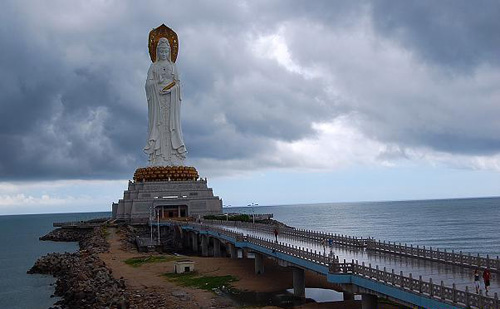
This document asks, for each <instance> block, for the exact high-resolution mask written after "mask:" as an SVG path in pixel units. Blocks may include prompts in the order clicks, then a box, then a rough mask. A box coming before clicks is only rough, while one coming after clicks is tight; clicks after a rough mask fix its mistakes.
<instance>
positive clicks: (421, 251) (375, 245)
mask: <svg viewBox="0 0 500 309" xmlns="http://www.w3.org/2000/svg"><path fill="white" fill-rule="evenodd" d="M367 249H368V250H377V251H380V252H386V253H392V254H398V255H404V256H409V257H414V258H421V259H426V260H432V261H437V262H445V263H449V264H455V265H459V266H466V267H470V268H480V269H485V268H488V269H490V270H491V271H493V272H500V259H499V257H498V256H497V257H496V259H492V258H490V257H489V255H487V256H486V257H482V256H479V254H478V255H477V256H474V255H471V254H470V253H468V254H464V253H462V251H460V252H459V253H455V251H454V250H452V251H451V252H449V251H446V249H445V250H440V249H432V247H430V248H425V246H423V247H420V246H416V247H414V246H413V245H409V246H408V245H407V244H404V245H402V244H396V243H391V242H387V243H386V242H385V241H384V242H381V241H380V240H378V241H376V240H373V239H372V240H370V241H368V246H367Z"/></svg>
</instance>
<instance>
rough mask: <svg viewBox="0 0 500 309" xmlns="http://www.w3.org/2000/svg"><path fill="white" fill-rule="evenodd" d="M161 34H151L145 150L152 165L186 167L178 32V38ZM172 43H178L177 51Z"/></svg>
mask: <svg viewBox="0 0 500 309" xmlns="http://www.w3.org/2000/svg"><path fill="white" fill-rule="evenodd" d="M162 26H163V27H166V26H164V25H162ZM159 28H160V27H159ZM157 29H158V28H157ZM157 29H154V30H153V31H155V30H157ZM167 29H168V30H170V29H169V28H167ZM153 31H152V33H153ZM170 31H172V30H170ZM172 32H173V31H172ZM162 34H163V33H153V38H152V37H151V35H152V34H151V33H150V42H149V51H150V55H151V58H152V60H153V59H154V62H153V63H152V64H151V66H150V68H149V71H148V77H147V80H146V97H147V100H148V118H149V126H148V139H147V142H146V146H145V147H144V152H145V153H146V154H148V156H149V163H150V165H152V166H183V165H184V160H185V159H186V154H187V150H186V146H185V145H184V141H183V138H182V130H181V120H180V111H181V91H180V90H181V89H180V82H179V75H178V73H177V68H176V66H175V59H176V57H177V50H178V45H177V44H178V42H177V35H176V34H175V33H174V35H175V38H174V37H173V36H171V37H170V40H169V38H168V37H162V36H161V35H162ZM155 35H156V37H155ZM172 40H173V41H172ZM171 42H173V43H175V46H174V47H175V50H174V53H172V48H171ZM152 51H153V52H152Z"/></svg>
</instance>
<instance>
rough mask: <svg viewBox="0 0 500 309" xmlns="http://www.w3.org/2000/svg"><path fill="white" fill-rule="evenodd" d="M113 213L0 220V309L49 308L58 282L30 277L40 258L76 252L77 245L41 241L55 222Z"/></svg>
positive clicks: (1, 218)
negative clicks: (29, 273)
mask: <svg viewBox="0 0 500 309" xmlns="http://www.w3.org/2000/svg"><path fill="white" fill-rule="evenodd" d="M110 215H111V213H109V212H104V213H80V214H75V213H72V214H44V215H18V216H0V246H1V247H0V278H1V279H0V308H2V309H4V308H5V309H7V308H9V309H10V308H12V309H14V308H19V309H21V308H23V309H26V308H35V309H36V308H44V309H46V308H49V307H50V306H51V305H52V304H54V303H55V302H56V301H57V298H51V297H50V296H51V295H52V294H53V293H54V286H52V284H54V283H55V279H54V278H53V277H52V276H48V275H28V274H26V271H28V270H29V269H30V268H31V266H33V264H34V263H35V261H36V260H37V258H38V257H40V256H42V255H45V254H47V253H50V252H74V251H76V250H77V249H78V243H68V242H52V241H39V240H38V237H40V236H43V235H45V234H47V233H48V232H50V231H51V230H53V227H52V223H53V222H66V221H80V220H88V219H92V218H101V217H109V216H110Z"/></svg>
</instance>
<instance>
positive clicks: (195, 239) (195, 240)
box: [191, 233, 198, 252]
mask: <svg viewBox="0 0 500 309" xmlns="http://www.w3.org/2000/svg"><path fill="white" fill-rule="evenodd" d="M191 246H192V247H191V248H192V249H193V251H194V252H198V234H196V233H192V234H191Z"/></svg>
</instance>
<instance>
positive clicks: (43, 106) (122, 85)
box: [0, 0, 500, 214]
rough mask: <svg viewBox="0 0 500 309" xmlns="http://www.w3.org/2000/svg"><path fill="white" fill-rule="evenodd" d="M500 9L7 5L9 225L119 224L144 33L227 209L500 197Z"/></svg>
mask: <svg viewBox="0 0 500 309" xmlns="http://www.w3.org/2000/svg"><path fill="white" fill-rule="evenodd" d="M498 16H500V3H499V2H498V1H465V0H462V1H460V0H453V1H383V0H380V1H347V0H346V1H253V0H252V1H232V0H227V1H148V2H138V1H89V0H85V1H76V0H75V1H17V0H16V1H10V0H3V1H2V2H1V3H0V42H1V48H0V106H1V112H0V145H1V151H0V214H13V213H42V212H77V211H96V210H109V209H110V205H111V203H112V202H113V201H116V200H117V199H118V198H120V196H121V195H122V194H123V190H124V189H125V188H126V184H127V181H128V179H130V178H131V177H132V175H133V172H134V171H135V169H136V168H137V167H140V166H145V165H146V164H147V160H146V156H145V155H144V154H143V153H142V148H143V147H144V144H145V139H146V131H147V103H146V99H145V91H144V82H145V78H146V73H147V70H148V67H149V65H150V60H149V55H148V50H147V37H148V33H149V31H150V30H151V29H152V28H154V27H157V26H159V25H160V24H162V23H165V24H167V25H168V26H170V27H171V28H173V29H174V30H175V31H176V32H177V33H178V35H179V40H180V52H179V57H178V60H177V67H178V69H179V72H180V75H181V81H182V86H183V107H182V127H183V131H184V140H185V143H186V146H187V148H188V151H189V157H188V162H187V164H188V165H191V166H195V167H196V168H197V169H198V171H199V172H200V174H201V176H202V177H208V179H209V186H210V187H212V188H213V189H214V192H215V194H217V195H219V196H220V197H222V198H223V200H224V204H226V205H233V206H236V205H247V204H249V203H259V204H260V205H275V204H295V203H309V202H345V201H372V200H403V199H427V198H449V197H477V196H499V195H500V134H499V132H500V87H499V86H500V56H499V55H500V54H499V52H500V36H499V32H500V19H499V18H498Z"/></svg>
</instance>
